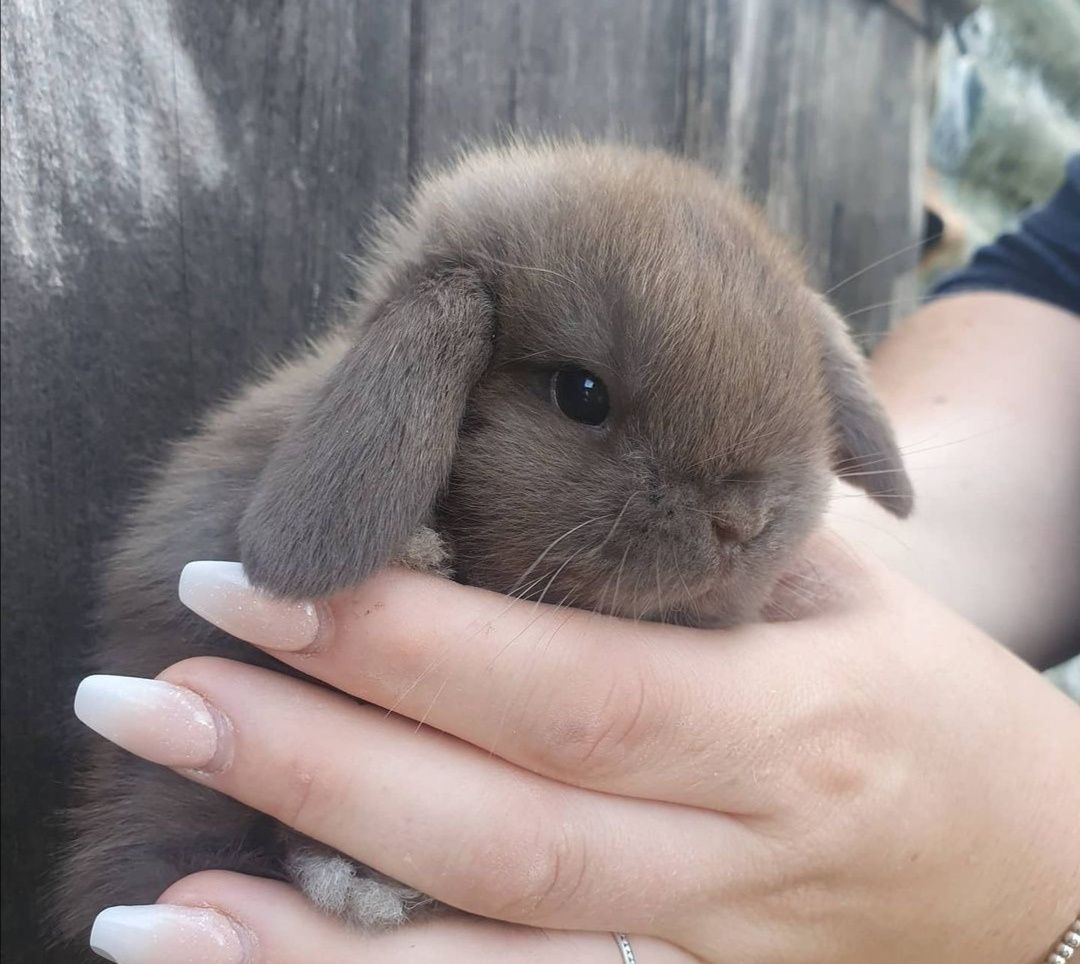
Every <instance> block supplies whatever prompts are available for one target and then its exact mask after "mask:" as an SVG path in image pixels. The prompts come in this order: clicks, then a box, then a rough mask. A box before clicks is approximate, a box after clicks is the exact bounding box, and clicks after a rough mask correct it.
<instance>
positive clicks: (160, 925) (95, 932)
mask: <svg viewBox="0 0 1080 964" xmlns="http://www.w3.org/2000/svg"><path fill="white" fill-rule="evenodd" d="M90 949H91V950H92V951H93V952H94V953H95V954H97V955H99V956H100V957H103V958H105V960H107V961H114V962H116V964H244V962H245V961H248V960H250V954H249V950H250V946H249V941H248V939H247V938H246V937H245V936H243V935H241V933H240V932H239V929H238V928H237V926H236V925H235V924H233V923H232V921H230V920H229V918H227V917H226V916H225V915H224V914H219V913H218V912H217V911H213V910H207V909H206V908H202V907H179V906H175V905H171V904H148V905H144V906H135V907H108V908H106V909H105V910H103V911H102V912H101V913H100V914H98V915H97V919H96V920H95V921H94V926H93V929H92V930H91V931H90Z"/></svg>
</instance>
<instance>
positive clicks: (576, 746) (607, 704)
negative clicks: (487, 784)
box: [541, 668, 673, 779]
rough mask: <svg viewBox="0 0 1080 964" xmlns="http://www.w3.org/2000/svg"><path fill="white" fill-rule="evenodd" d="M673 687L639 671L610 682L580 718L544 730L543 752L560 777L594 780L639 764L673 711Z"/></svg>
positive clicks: (619, 674)
mask: <svg viewBox="0 0 1080 964" xmlns="http://www.w3.org/2000/svg"><path fill="white" fill-rule="evenodd" d="M670 690H671V688H670V687H665V686H664V685H662V684H661V683H660V682H659V680H658V679H656V678H655V677H650V676H648V675H646V673H645V672H643V671H641V670H634V669H629V668H628V669H627V671H626V672H624V673H617V674H614V675H613V676H612V678H611V679H610V681H609V683H608V686H607V690H606V692H605V693H604V695H603V697H602V698H601V699H599V700H596V701H591V705H590V706H589V707H588V708H587V709H586V710H585V711H584V712H582V713H580V714H579V715H575V716H573V717H571V718H569V719H567V718H565V717H564V718H563V719H561V720H559V721H558V722H556V723H554V724H553V725H551V726H550V727H548V729H547V733H546V736H545V739H544V743H543V745H542V748H541V752H542V753H543V754H544V755H545V760H544V762H545V764H546V765H547V766H548V767H549V768H550V769H553V770H554V771H555V773H556V774H559V775H569V776H571V777H574V778H579V779H580V778H589V777H592V778H597V777H603V776H605V775H607V774H610V773H612V772H616V771H618V770H620V769H622V768H623V767H624V766H625V765H626V764H627V761H628V760H631V759H634V760H638V761H639V758H640V757H641V755H642V754H644V753H646V752H647V751H648V747H649V746H650V745H654V744H656V743H658V742H660V741H661V737H660V735H659V731H660V730H661V729H662V727H663V723H664V720H665V718H666V717H667V715H668V714H669V713H671V712H673V710H672V702H673V701H672V699H671V692H670Z"/></svg>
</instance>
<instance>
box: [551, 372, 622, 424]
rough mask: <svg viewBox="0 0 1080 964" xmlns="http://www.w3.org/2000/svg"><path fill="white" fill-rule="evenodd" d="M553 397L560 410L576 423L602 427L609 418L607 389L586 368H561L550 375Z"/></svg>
mask: <svg viewBox="0 0 1080 964" xmlns="http://www.w3.org/2000/svg"><path fill="white" fill-rule="evenodd" d="M551 397H552V400H553V401H554V402H555V404H556V405H558V406H559V411H561V412H562V413H563V415H565V416H566V417H567V418H572V419H573V420H574V421H575V422H584V423H585V424H586V425H599V424H600V423H601V422H603V421H604V419H605V418H607V416H608V409H609V408H610V405H609V403H608V393H607V389H606V388H605V387H604V383H603V382H602V381H600V379H599V378H597V377H596V376H595V375H594V374H592V373H591V372H587V371H585V370H584V369H583V368H561V369H559V371H557V372H555V373H554V374H553V375H552V376H551Z"/></svg>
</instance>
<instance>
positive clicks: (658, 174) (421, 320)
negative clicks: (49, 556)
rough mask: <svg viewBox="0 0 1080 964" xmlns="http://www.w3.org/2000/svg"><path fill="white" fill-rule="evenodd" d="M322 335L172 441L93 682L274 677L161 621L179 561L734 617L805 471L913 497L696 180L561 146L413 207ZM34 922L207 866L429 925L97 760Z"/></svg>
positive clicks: (795, 292) (485, 155) (844, 339)
mask: <svg viewBox="0 0 1080 964" xmlns="http://www.w3.org/2000/svg"><path fill="white" fill-rule="evenodd" d="M362 291H363V297H362V299H361V301H360V302H359V303H358V304H356V305H355V306H354V307H353V308H352V309H351V310H349V311H348V312H347V317H346V318H345V319H344V324H343V325H342V327H341V329H340V330H339V331H337V332H336V333H334V334H332V335H330V336H328V337H326V338H325V339H324V340H323V341H321V342H320V343H318V344H317V345H316V346H315V347H314V348H313V349H312V350H311V351H310V353H308V354H306V355H304V356H303V357H302V358H300V359H299V360H296V361H294V362H292V363H291V364H289V365H286V366H285V367H283V368H281V369H280V370H279V371H277V373H276V374H273V375H272V376H271V377H270V378H268V379H267V380H265V381H263V382H262V383H261V384H258V385H256V386H254V387H252V388H250V389H249V390H248V391H246V392H245V393H244V394H242V395H241V396H240V397H239V398H237V399H236V400H235V401H233V402H231V403H230V404H228V405H226V406H225V407H223V408H221V409H219V410H218V411H216V412H215V413H213V414H212V415H211V416H210V418H209V420H208V421H207V422H206V424H205V427H204V428H203V429H202V431H201V432H199V433H198V435H197V436H196V437H195V438H194V439H192V440H189V441H185V442H181V443H180V444H178V445H177V446H176V448H175V449H174V450H173V453H172V456H171V458H170V459H169V461H168V463H167V465H166V466H165V467H164V469H163V470H162V472H161V474H160V475H159V477H158V478H157V480H156V481H155V482H154V484H153V485H152V486H151V487H150V489H149V491H148V493H147V494H146V496H145V497H144V498H143V500H142V502H141V503H140V504H139V506H138V508H137V509H136V511H135V512H134V514H133V516H132V518H131V523H130V526H129V527H128V530H127V532H126V534H125V535H123V536H122V537H121V539H120V541H119V544H118V546H117V548H116V551H115V553H114V554H113V556H112V559H111V562H110V564H109V567H108V571H107V576H106V586H105V590H106V591H105V599H104V604H103V622H104V628H105V630H106V638H105V641H104V643H103V645H102V646H101V648H100V651H99V652H98V654H97V659H96V665H95V667H94V669H95V670H96V671H99V672H104V673H119V674H127V675H137V676H153V675H155V674H156V673H158V672H160V671H161V670H163V669H164V668H165V667H166V666H168V665H170V664H171V663H173V662H175V661H177V660H180V659H183V658H184V657H187V656H191V655H194V654H217V655H222V656H227V657H229V658H232V659H239V660H246V661H250V662H257V663H263V664H266V665H273V664H272V661H270V660H269V659H268V658H267V657H265V656H263V655H262V654H260V653H258V652H257V651H256V650H254V649H253V648H251V647H249V646H246V645H243V644H241V643H240V642H238V641H237V640H235V639H233V638H232V637H229V636H227V635H225V634H224V633H221V632H220V631H218V630H215V629H213V628H212V627H210V626H208V625H206V624H205V623H203V622H201V621H200V620H199V619H197V618H196V617H194V616H193V615H192V614H190V613H189V612H188V611H187V610H185V609H184V608H183V607H182V606H181V605H180V603H179V602H178V600H177V594H176V586H177V578H178V575H179V573H180V570H181V569H182V567H183V566H184V564H185V563H187V562H188V561H189V560H193V559H238V560H240V561H242V562H243V564H244V567H245V569H246V571H247V573H248V575H249V576H250V578H251V579H252V580H253V581H254V582H255V583H256V584H257V585H259V586H261V587H263V588H265V589H266V590H268V591H270V592H273V593H278V594H283V595H286V596H292V597H315V596H320V595H324V594H327V593H331V592H334V591H335V590H339V589H342V588H344V587H347V586H351V585H353V584H355V583H357V582H359V581H360V580H362V579H364V578H365V577H366V576H368V575H369V574H371V573H372V572H373V571H375V570H376V569H378V568H379V567H381V566H384V565H386V564H387V563H389V562H391V561H394V560H403V559H404V560H405V561H406V562H407V563H410V564H412V565H414V566H418V567H421V568H427V569H433V570H435V571H440V572H443V573H444V574H446V575H450V574H451V567H452V569H453V574H454V576H455V578H457V579H458V580H460V581H462V582H465V583H469V584H472V585H476V586H484V587H487V588H490V589H495V590H500V591H504V592H510V593H515V594H518V595H522V596H528V597H532V598H540V597H543V598H546V599H550V600H552V601H559V602H564V603H567V604H570V605H574V606H579V607H584V608H589V609H594V610H598V611H602V612H606V613H612V614H616V615H620V616H627V617H640V618H645V619H652V620H663V621H671V622H680V623H685V624H688V625H702V626H723V625H728V624H731V623H734V622H739V621H744V620H748V619H752V618H755V616H757V615H758V610H759V608H760V606H761V605H762V602H763V600H764V598H765V596H766V594H767V593H768V591H769V590H770V588H771V585H772V583H773V580H774V579H775V578H776V576H777V574H778V571H779V568H780V567H781V566H782V565H783V563H784V561H785V559H786V557H787V556H788V554H789V553H790V552H791V551H792V549H793V548H794V547H796V546H797V545H798V544H799V543H800V542H801V541H802V540H803V538H804V537H805V536H806V535H807V534H808V533H809V532H810V530H811V529H812V528H813V527H814V526H815V525H816V524H817V523H818V521H819V520H820V518H821V515H822V510H823V507H824V504H825V501H826V493H827V490H828V487H829V481H830V473H831V472H837V473H839V474H841V475H844V474H848V473H855V475H854V477H853V481H854V482H855V484H857V485H859V486H861V487H862V488H864V489H866V490H867V491H868V492H869V494H870V495H871V496H873V497H874V498H876V499H878V500H880V501H881V502H882V504H883V505H884V506H885V507H886V508H888V509H889V510H890V511H892V512H894V513H896V514H897V515H900V516H903V515H906V514H907V513H908V512H909V511H910V509H911V504H912V494H911V489H910V486H909V483H908V480H907V477H906V475H905V474H904V471H903V467H902V465H901V461H900V455H899V453H898V451H897V449H896V445H895V443H894V441H893V437H892V433H891V431H890V429H889V426H888V424H887V423H886V420H885V417H884V415H883V413H882V410H881V409H880V407H879V406H878V404H877V402H876V401H875V400H874V398H873V396H872V395H871V392H870V389H869V388H868V386H867V383H866V380H865V376H864V373H863V368H862V364H861V361H860V359H859V357H858V355H857V352H856V351H855V349H854V347H853V345H852V343H851V341H850V339H849V338H848V336H847V334H846V332H845V329H844V326H843V324H842V322H841V321H840V320H839V319H838V318H837V316H836V315H835V313H834V312H833V311H832V310H831V309H830V308H829V307H828V306H827V305H826V304H825V302H824V301H823V300H822V298H821V297H820V296H818V295H817V294H815V293H814V292H813V291H811V290H810V288H809V287H808V286H807V282H806V280H805V277H804V274H803V271H802V269H801V267H800V266H799V265H798V264H797V262H796V260H795V259H794V258H793V257H792V256H791V255H790V254H789V253H788V251H787V249H786V248H785V246H784V245H783V244H782V243H780V242H779V241H778V240H777V239H776V238H774V236H773V235H772V234H771V233H770V231H769V230H768V229H767V228H766V226H765V224H764V223H763V221H762V219H761V217H760V216H759V215H758V214H757V213H756V212H755V211H754V210H752V209H751V208H750V207H748V206H747V205H746V204H745V203H744V202H742V201H741V200H739V199H738V198H737V197H736V196H735V195H734V194H732V193H731V191H729V190H728V189H726V188H725V187H723V186H722V185H721V184H719V183H718V182H717V181H716V180H715V179H714V178H713V176H712V175H710V174H709V172H708V171H706V170H705V169H704V168H702V167H699V166H697V165H694V164H691V163H688V162H686V161H683V160H679V159H676V158H673V157H670V156H667V155H665V154H662V153H659V152H644V151H639V150H632V149H629V148H623V147H610V146H601V147H597V146H588V145H585V144H580V143H576V144H569V145H556V144H543V145H539V146H513V147H508V148H502V149H492V150H487V151H481V152H478V153H473V154H471V155H469V156H466V157H465V158H464V159H463V160H461V161H460V162H459V163H457V164H455V165H454V166H453V167H451V168H450V169H448V170H447V171H445V172H443V173H440V174H437V175H435V176H433V177H431V178H430V179H428V180H427V181H426V182H425V183H423V184H422V185H420V186H419V188H418V189H417V190H416V193H415V196H414V198H413V200H412V202H411V204H410V206H409V207H408V209H407V211H406V212H405V214H404V215H403V216H402V217H400V218H398V219H392V220H390V221H389V222H388V223H387V224H386V225H385V226H384V228H383V231H382V234H381V241H380V243H379V244H378V245H377V246H376V248H375V252H374V254H373V255H372V256H371V258H370V260H369V264H368V269H367V276H366V280H365V281H364V283H363V286H362ZM91 753H92V757H91V764H90V767H89V770H88V773H87V781H88V787H87V791H86V797H85V802H84V804H83V805H82V806H81V808H79V809H78V810H77V811H76V812H75V814H74V817H73V820H74V830H75V835H76V845H75V847H74V849H73V851H72V853H71V854H70V856H69V857H68V858H67V860H66V862H65V864H64V866H63V868H62V872H61V881H60V888H59V902H58V904H59V911H58V919H59V920H60V921H61V922H62V924H61V926H62V930H63V932H64V933H65V934H67V935H74V934H76V933H80V932H84V931H85V929H86V928H87V927H88V926H89V924H90V922H91V920H92V918H93V916H94V915H95V914H96V912H97V911H99V910H101V909H102V908H103V907H105V906H107V905H110V904H131V903H144V902H151V901H153V900H154V899H155V898H156V897H157V896H158V895H159V893H160V892H161V891H162V890H163V889H165V888H166V887H167V886H168V885H169V884H171V883H172V882H173V881H175V880H176V879H177V878H179V877H181V876H182V875H184V874H187V873H190V872H193V871H195V870H199V869H202V868H208V867H222V868H230V869H235V870H239V871H244V872H248V873H256V874H264V875H273V876H284V877H291V878H292V879H293V880H295V881H296V882H297V883H298V884H299V885H300V886H301V887H302V888H303V889H304V890H305V891H306V892H307V893H308V894H309V895H310V896H311V897H312V898H313V899H314V900H316V902H317V903H319V904H320V905H321V906H323V907H324V908H327V909H329V910H332V911H334V912H336V913H338V914H341V915H343V916H346V917H348V918H350V919H351V920H353V921H355V922H356V923H358V924H361V925H364V926H377V925H385V924H392V923H397V922H399V921H402V920H404V919H406V918H407V916H408V915H409V913H410V912H411V910H412V909H413V908H414V907H416V906H417V905H419V904H422V903H424V898H423V897H422V896H421V895H419V894H416V893H415V892H413V891H410V890H408V889H407V888H405V887H403V886H401V885H397V884H394V883H393V882H391V881H386V880H385V879H383V878H380V877H378V876H377V875H375V874H374V873H373V872H371V871H368V870H366V869H364V868H362V867H359V866H356V865H354V864H352V863H351V862H349V861H347V860H346V859H345V858H342V857H339V856H337V855H334V854H332V853H331V852H329V851H326V850H323V849H322V848H320V847H319V845H317V844H314V843H312V842H310V841H302V840H299V839H298V838H296V837H295V836H290V835H289V834H287V833H282V832H280V828H274V827H272V826H271V825H270V823H271V822H270V821H269V820H268V819H267V818H264V817H260V816H259V815H258V814H255V813H253V812H252V811H250V810H248V809H247V808H245V807H244V806H242V805H240V804H238V803H236V802H234V801H233V800H230V799H227V798H225V797H223V796H220V795H218V794H215V793H213V792H212V791H210V790H207V789H204V788H203V787H201V786H198V785H195V784H192V783H189V782H188V781H186V780H184V779H183V778H181V777H179V776H177V775H175V774H173V773H171V772H169V771H167V770H164V769H161V768H159V767H155V766H151V765H149V764H146V763H144V762H142V761H141V760H138V759H135V758H133V757H131V756H128V755H127V754H125V753H123V752H122V751H120V750H118V749H116V748H115V747H113V746H111V745H106V744H104V743H102V742H101V741H97V740H95V741H94V742H93V744H92V747H91Z"/></svg>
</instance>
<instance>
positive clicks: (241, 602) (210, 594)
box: [180, 562, 319, 652]
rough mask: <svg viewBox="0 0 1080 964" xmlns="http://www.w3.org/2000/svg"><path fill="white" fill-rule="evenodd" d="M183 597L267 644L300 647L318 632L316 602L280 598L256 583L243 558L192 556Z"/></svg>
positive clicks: (208, 616) (240, 634)
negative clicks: (219, 559)
mask: <svg viewBox="0 0 1080 964" xmlns="http://www.w3.org/2000/svg"><path fill="white" fill-rule="evenodd" d="M180 602H182V603H183V604H184V605H185V606H187V607H188V609H190V610H191V611H192V612H194V613H197V614H198V615H200V616H202V618H203V619H205V620H207V621H208V622H211V623H213V624H214V625H215V626H218V627H220V628H221V629H224V630H225V632H227V633H230V634H231V635H233V636H235V637H236V638H237V639H242V640H244V641H245V642H248V643H254V644H255V645H256V646H261V647H262V648H263V649H280V650H285V651H287V652H298V651H299V650H304V649H308V648H310V647H311V646H313V645H314V643H315V641H316V640H317V639H318V638H319V612H318V609H317V608H316V606H315V604H314V603H310V602H303V601H301V602H296V601H294V600H289V599H276V598H274V597H273V596H271V595H269V594H268V593H265V592H261V591H259V590H258V589H254V588H253V587H252V586H251V584H250V583H249V582H248V581H247V577H246V576H245V575H244V568H243V566H241V565H240V563H238V562H189V563H188V564H187V565H186V566H184V571H183V572H182V573H180Z"/></svg>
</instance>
